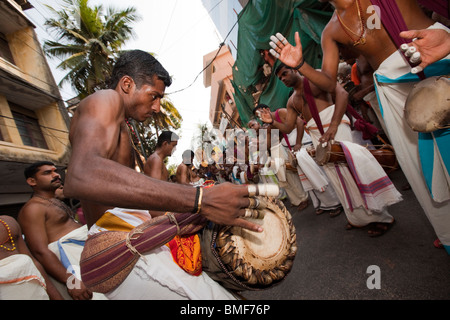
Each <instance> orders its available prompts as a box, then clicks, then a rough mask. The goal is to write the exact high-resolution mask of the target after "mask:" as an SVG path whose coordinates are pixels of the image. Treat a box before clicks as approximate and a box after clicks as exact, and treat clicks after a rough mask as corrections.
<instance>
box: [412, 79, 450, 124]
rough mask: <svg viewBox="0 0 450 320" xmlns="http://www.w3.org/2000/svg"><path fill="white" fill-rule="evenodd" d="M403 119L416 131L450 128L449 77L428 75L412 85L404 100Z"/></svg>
mask: <svg viewBox="0 0 450 320" xmlns="http://www.w3.org/2000/svg"><path fill="white" fill-rule="evenodd" d="M405 119H406V122H407V123H408V125H409V126H410V127H411V129H413V130H414V131H418V132H432V131H435V130H439V129H445V128H450V79H449V77H448V76H440V77H430V78H427V79H425V80H422V81H420V82H419V83H417V84H416V85H414V88H413V89H412V90H411V91H410V93H409V95H408V98H407V99H406V102H405Z"/></svg>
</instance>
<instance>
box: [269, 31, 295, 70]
mask: <svg viewBox="0 0 450 320" xmlns="http://www.w3.org/2000/svg"><path fill="white" fill-rule="evenodd" d="M270 40H271V41H270V42H269V45H270V46H271V47H272V49H270V50H269V51H270V53H271V54H272V55H273V56H274V57H275V58H277V59H279V60H280V61H281V62H283V63H284V64H285V65H287V66H289V67H292V68H295V69H299V68H300V67H301V66H302V65H303V62H304V60H303V51H302V44H301V42H300V35H299V34H298V32H296V33H295V47H294V46H292V45H291V44H290V43H289V42H288V41H287V40H286V38H285V37H284V36H283V35H282V34H281V33H277V34H276V35H274V36H271V37H270Z"/></svg>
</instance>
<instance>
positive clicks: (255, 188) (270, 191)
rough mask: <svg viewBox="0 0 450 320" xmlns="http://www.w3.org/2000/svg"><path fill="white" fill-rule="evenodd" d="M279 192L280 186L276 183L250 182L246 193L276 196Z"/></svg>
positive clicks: (252, 195)
mask: <svg viewBox="0 0 450 320" xmlns="http://www.w3.org/2000/svg"><path fill="white" fill-rule="evenodd" d="M279 194H280V187H278V186H277V185H276V184H250V185H249V186H248V195H249V196H250V197H254V196H265V197H276V196H278V195H279Z"/></svg>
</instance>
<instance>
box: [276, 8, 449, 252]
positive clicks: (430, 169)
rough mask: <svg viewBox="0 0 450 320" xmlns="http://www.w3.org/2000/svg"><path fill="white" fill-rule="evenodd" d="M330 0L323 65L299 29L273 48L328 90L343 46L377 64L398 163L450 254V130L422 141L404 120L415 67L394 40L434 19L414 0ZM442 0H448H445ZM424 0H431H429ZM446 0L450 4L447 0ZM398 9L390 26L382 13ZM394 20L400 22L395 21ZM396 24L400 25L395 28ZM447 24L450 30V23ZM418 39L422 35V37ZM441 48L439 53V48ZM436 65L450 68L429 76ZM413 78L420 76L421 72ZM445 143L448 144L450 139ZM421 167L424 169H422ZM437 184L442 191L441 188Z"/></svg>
mask: <svg viewBox="0 0 450 320" xmlns="http://www.w3.org/2000/svg"><path fill="white" fill-rule="evenodd" d="M329 2H330V3H331V4H332V5H333V6H334V7H335V8H336V11H335V14H334V15H333V17H332V19H331V20H330V22H329V23H328V25H327V26H326V27H325V29H324V31H323V33H322V50H323V63H322V68H321V70H320V71H317V70H314V69H313V68H312V67H311V66H309V65H308V64H307V63H305V61H304V59H303V53H302V48H301V42H300V37H299V35H298V33H297V34H296V36H295V42H296V46H295V47H293V46H292V45H290V44H289V43H288V42H287V41H286V40H285V39H284V37H282V36H281V37H280V38H281V39H280V40H276V39H274V41H273V42H274V43H273V47H274V49H273V50H272V54H274V55H275V57H277V58H279V59H280V60H281V61H282V62H283V63H285V64H286V65H288V66H291V67H294V68H295V69H296V70H299V71H300V72H301V73H302V74H303V75H305V77H307V78H308V79H309V80H310V81H311V82H312V83H314V84H315V85H317V86H318V87H319V88H321V89H322V90H324V91H326V92H334V91H335V82H336V75H337V69H338V62H339V47H340V46H345V47H348V48H351V49H352V50H353V51H354V52H356V53H357V54H358V55H363V56H364V57H365V58H366V59H367V61H368V62H369V64H370V65H371V67H372V69H373V70H376V72H375V85H376V88H377V93H378V98H379V102H380V108H381V109H382V110H383V111H382V113H383V114H382V117H383V119H380V121H384V123H385V124H386V127H387V133H388V136H389V138H390V139H391V143H392V145H393V147H394V149H395V151H396V155H397V158H398V160H399V163H400V166H401V168H402V170H403V172H404V173H405V176H406V178H407V179H408V182H409V184H410V185H411V187H412V189H413V191H414V193H415V195H416V197H417V199H418V201H419V203H420V205H421V206H422V209H423V210H424V212H425V214H426V215H427V217H428V219H429V220H430V222H431V224H432V226H433V227H434V230H435V232H436V234H437V236H438V238H439V239H440V240H441V242H442V244H443V245H444V247H445V248H446V250H447V252H448V253H449V254H450V215H449V214H448V213H449V212H450V201H449V200H447V199H449V197H450V189H449V179H448V162H447V161H449V160H448V159H449V158H448V155H447V154H446V153H445V152H444V150H445V149H444V148H442V147H440V146H439V145H440V142H441V141H444V139H448V137H449V135H448V134H447V133H448V130H447V131H445V132H435V133H433V134H431V135H428V137H426V138H425V139H423V140H422V139H421V140H422V141H421V142H418V134H417V133H415V132H412V130H411V129H409V128H408V126H407V124H406V122H405V121H404V120H403V107H404V103H405V100H404V99H405V96H406V94H407V93H408V92H409V90H410V88H411V83H407V82H410V80H411V74H410V70H411V67H410V66H409V65H408V64H407V63H409V62H407V60H406V59H405V60H403V61H402V60H401V59H398V58H399V56H398V55H397V52H398V50H399V45H396V42H398V40H394V39H396V38H398V36H399V33H400V31H405V28H406V29H409V30H425V29H428V28H430V27H431V26H433V24H434V21H433V20H431V19H430V18H429V17H427V16H426V15H425V14H424V12H423V11H422V9H421V8H420V7H419V5H418V3H417V1H416V0H395V1H384V2H380V1H375V0H355V1H352V2H350V1H346V0H333V1H331V0H330V1H329ZM442 3H443V4H444V5H445V4H446V3H445V1H442ZM374 4H376V5H377V6H378V7H379V8H381V7H385V6H389V9H388V10H384V11H383V12H382V14H381V16H379V15H378V14H377V13H376V12H375V10H374V7H373V6H372V5H374ZM422 4H423V5H425V6H426V5H427V3H426V2H423V3H422ZM446 5H447V6H448V3H447V4H446ZM371 6H372V7H371ZM394 9H395V10H394ZM394 11H395V12H396V13H395V18H394V19H391V20H390V22H391V24H392V25H394V28H392V27H391V26H388V24H387V21H383V19H384V18H383V17H389V16H390V17H392V16H394ZM369 21H370V22H371V25H370V29H371V30H370V32H367V28H368V27H369V24H365V23H364V22H369ZM381 22H382V23H381ZM396 23H397V25H395V24H396ZM400 24H403V25H400ZM436 27H438V28H443V26H442V25H440V24H436V25H434V26H433V27H431V28H436ZM348 29H350V30H354V32H355V34H357V35H358V36H355V34H353V35H352V34H350V33H349V32H348ZM392 30H396V31H395V32H391V31H392ZM446 30H447V32H448V29H446ZM435 34H438V33H437V32H436V33H435ZM441 34H442V32H441ZM444 39H445V37H444ZM419 40H421V41H422V39H419ZM444 47H445V45H444ZM427 49H429V48H427ZM439 52H440V53H441V51H440V50H439ZM446 55H448V52H446V53H445V51H444V53H443V54H440V55H439V58H442V57H445V56H446ZM427 56H428V53H427ZM424 59H425V56H424ZM435 60H436V59H435ZM441 61H442V60H441ZM447 61H448V60H447ZM441 64H442V65H441ZM425 65H426V64H424V65H423V66H425ZM436 70H438V71H441V72H442V74H448V73H449V70H450V68H449V66H448V63H446V62H445V60H443V62H440V63H439V64H435V65H434V67H433V65H431V66H429V67H428V68H426V69H425V70H424V71H425V74H426V75H427V76H430V75H433V74H434V72H435V71H436ZM405 75H406V77H405ZM415 77H416V76H415ZM408 78H409V79H408ZM415 79H416V81H417V80H418V78H417V77H416V78H415ZM397 82H399V83H397ZM430 136H431V138H430ZM325 138H327V137H325ZM420 143H422V144H423V146H424V148H423V149H425V150H430V151H429V152H427V153H428V156H429V157H426V154H424V155H423V157H422V154H421V155H420V158H419V152H418V149H419V147H418V145H419V144H420ZM421 149H422V148H421ZM446 149H447V150H448V144H447V146H446ZM421 162H422V163H421ZM443 162H446V163H447V165H444V164H443ZM423 169H425V171H426V172H422V170H423ZM427 179H428V181H427ZM445 180H446V181H445ZM435 186H438V188H435ZM437 190H439V191H440V192H439V193H437V192H436V191H437Z"/></svg>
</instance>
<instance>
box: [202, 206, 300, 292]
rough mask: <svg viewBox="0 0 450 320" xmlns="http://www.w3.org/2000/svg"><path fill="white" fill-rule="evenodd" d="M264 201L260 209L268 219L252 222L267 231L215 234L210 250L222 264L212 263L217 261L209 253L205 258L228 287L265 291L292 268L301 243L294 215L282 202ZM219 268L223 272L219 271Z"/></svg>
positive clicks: (234, 229) (228, 230) (237, 229)
mask: <svg viewBox="0 0 450 320" xmlns="http://www.w3.org/2000/svg"><path fill="white" fill-rule="evenodd" d="M260 199H264V206H266V207H265V208H263V209H258V211H259V213H260V214H262V215H264V218H263V219H249V220H250V221H252V222H254V223H257V224H259V225H261V226H262V227H263V228H264V231H263V232H252V231H249V230H246V229H242V228H240V227H221V228H219V229H218V231H217V233H216V234H213V235H212V240H213V241H212V242H213V243H212V244H211V247H210V248H211V249H213V250H214V251H213V252H212V256H216V258H217V260H218V261H212V260H214V259H212V257H211V255H208V253H206V254H205V255H204V256H205V258H206V261H205V259H204V261H203V262H204V263H203V266H204V270H205V271H206V272H208V274H210V272H212V273H214V274H213V275H211V274H210V276H211V277H212V278H213V279H215V280H216V281H219V282H222V285H223V286H224V287H226V288H230V289H235V290H259V289H265V288H267V287H269V286H271V285H274V284H276V283H278V282H279V281H281V280H283V279H284V278H285V277H286V275H287V274H288V273H289V272H290V270H291V268H292V264H293V260H294V258H295V255H296V252H297V243H296V230H295V226H294V225H293V224H292V218H291V215H290V214H289V212H288V211H287V209H286V208H285V206H284V205H283V204H282V202H280V201H275V200H272V199H271V198H260ZM204 235H205V232H204ZM214 240H215V243H214ZM202 242H203V239H202ZM202 250H203V247H202ZM216 262H218V263H216ZM213 265H214V266H213ZM217 265H219V266H221V269H222V270H217ZM218 273H222V274H218ZM224 274H225V275H226V276H225V275H224Z"/></svg>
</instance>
